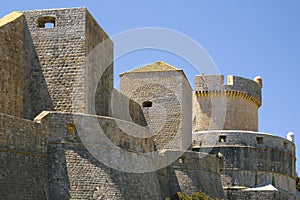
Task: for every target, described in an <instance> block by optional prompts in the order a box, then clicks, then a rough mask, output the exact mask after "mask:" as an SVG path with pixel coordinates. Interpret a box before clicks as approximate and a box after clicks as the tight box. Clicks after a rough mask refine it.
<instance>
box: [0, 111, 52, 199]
mask: <svg viewBox="0 0 300 200" xmlns="http://www.w3.org/2000/svg"><path fill="white" fill-rule="evenodd" d="M46 145H47V140H46V131H45V129H44V127H43V126H42V125H41V124H36V123H34V122H32V121H28V120H24V119H21V118H16V117H13V116H10V115H5V114H0V196H1V199H19V198H20V197H22V198H23V199H45V198H46V197H47V196H48V184H47V171H46V169H47V154H46V152H47V150H46Z"/></svg>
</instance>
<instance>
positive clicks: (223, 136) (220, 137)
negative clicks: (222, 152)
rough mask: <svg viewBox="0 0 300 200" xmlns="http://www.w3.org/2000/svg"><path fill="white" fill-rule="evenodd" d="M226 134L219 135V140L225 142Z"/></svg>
mask: <svg viewBox="0 0 300 200" xmlns="http://www.w3.org/2000/svg"><path fill="white" fill-rule="evenodd" d="M226 139H227V136H226V135H220V136H219V142H226Z"/></svg>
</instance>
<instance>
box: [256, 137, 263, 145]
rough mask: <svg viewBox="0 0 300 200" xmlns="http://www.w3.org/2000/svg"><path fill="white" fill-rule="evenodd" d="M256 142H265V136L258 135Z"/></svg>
mask: <svg viewBox="0 0 300 200" xmlns="http://www.w3.org/2000/svg"><path fill="white" fill-rule="evenodd" d="M256 143H257V144H263V143H264V138H263V137H257V138H256Z"/></svg>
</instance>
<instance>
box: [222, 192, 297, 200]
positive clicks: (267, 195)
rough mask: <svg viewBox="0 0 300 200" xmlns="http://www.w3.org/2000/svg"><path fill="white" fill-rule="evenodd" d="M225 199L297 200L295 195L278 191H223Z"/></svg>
mask: <svg viewBox="0 0 300 200" xmlns="http://www.w3.org/2000/svg"><path fill="white" fill-rule="evenodd" d="M225 193H226V198H228V199H235V200H244V199H261V200H269V199H285V200H297V198H296V197H295V195H291V194H288V193H285V192H280V191H244V190H225Z"/></svg>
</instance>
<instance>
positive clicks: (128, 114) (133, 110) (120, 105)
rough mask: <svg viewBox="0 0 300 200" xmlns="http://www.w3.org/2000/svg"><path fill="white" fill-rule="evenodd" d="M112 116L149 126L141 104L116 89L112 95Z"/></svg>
mask: <svg viewBox="0 0 300 200" xmlns="http://www.w3.org/2000/svg"><path fill="white" fill-rule="evenodd" d="M112 98H113V99H112V102H111V103H112V104H111V105H112V116H113V117H114V118H116V119H122V120H125V121H128V122H134V123H136V124H138V125H140V126H147V122H146V119H145V117H144V114H143V111H142V108H141V106H140V105H139V104H138V103H137V102H135V101H133V100H132V99H129V97H127V96H126V95H124V94H122V93H120V92H119V91H117V90H114V92H113V95H112Z"/></svg>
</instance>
